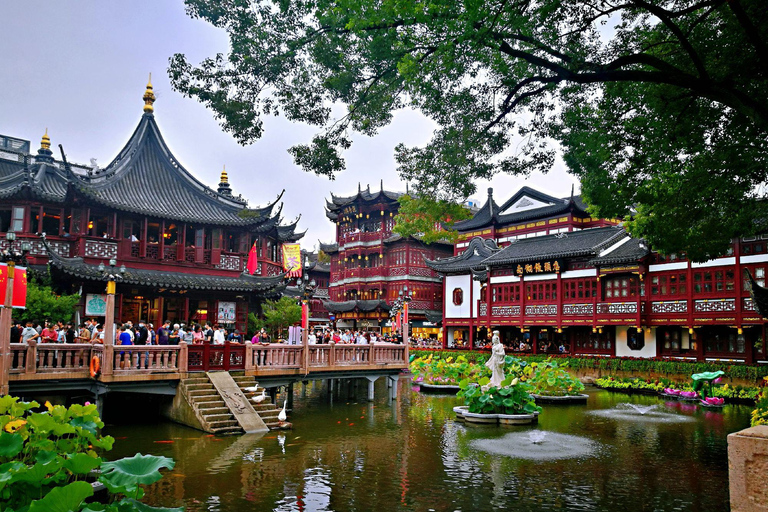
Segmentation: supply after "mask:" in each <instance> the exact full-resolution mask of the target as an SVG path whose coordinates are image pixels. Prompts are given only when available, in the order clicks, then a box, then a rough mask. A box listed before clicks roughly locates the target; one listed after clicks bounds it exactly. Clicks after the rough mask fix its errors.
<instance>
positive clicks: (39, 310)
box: [14, 279, 80, 323]
mask: <svg viewBox="0 0 768 512" xmlns="http://www.w3.org/2000/svg"><path fill="white" fill-rule="evenodd" d="M79 300H80V295H78V294H72V295H59V294H56V293H55V292H54V291H53V288H52V287H51V286H50V284H47V283H46V282H45V281H44V280H43V281H42V282H38V281H37V280H35V279H30V280H29V281H28V282H27V308H26V309H22V310H18V311H14V318H17V319H18V320H19V321H21V322H22V323H24V322H27V321H33V322H42V321H43V320H45V319H51V320H52V321H54V322H56V321H59V320H61V321H63V322H68V321H70V320H72V315H74V311H75V306H76V305H77V303H78V301H79Z"/></svg>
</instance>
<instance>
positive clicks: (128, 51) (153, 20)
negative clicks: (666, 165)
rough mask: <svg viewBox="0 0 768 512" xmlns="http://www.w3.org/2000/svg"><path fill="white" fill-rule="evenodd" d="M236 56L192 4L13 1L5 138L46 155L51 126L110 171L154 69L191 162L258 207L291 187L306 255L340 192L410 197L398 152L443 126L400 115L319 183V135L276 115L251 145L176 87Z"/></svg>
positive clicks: (500, 180) (83, 156)
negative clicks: (309, 167)
mask: <svg viewBox="0 0 768 512" xmlns="http://www.w3.org/2000/svg"><path fill="white" fill-rule="evenodd" d="M226 50H227V38H226V34H225V33H224V32H223V31H220V30H218V29H215V28H213V27H212V26H210V25H208V24H207V23H205V22H202V21H200V20H193V19H191V18H189V17H188V16H187V15H186V14H185V13H184V5H183V3H182V2H181V1H180V0H124V1H121V2H116V1H108V2H105V1H97V0H68V1H51V0H49V1H41V0H3V1H2V2H1V3H0V70H2V71H0V134H3V135H10V136H13V137H19V138H23V139H28V140H31V141H32V148H33V152H34V151H36V150H37V148H38V147H39V144H40V138H41V136H42V135H43V132H44V131H45V129H46V127H47V128H48V133H49V135H50V137H51V142H52V143H53V145H54V147H58V144H63V145H64V149H65V151H66V152H67V156H68V158H69V159H70V160H72V161H74V162H79V163H88V162H89V159H90V158H96V159H97V160H98V163H99V165H101V166H106V165H107V164H108V163H109V162H110V161H111V160H112V158H114V156H115V155H116V154H117V152H118V151H119V150H120V149H121V148H122V146H123V144H125V142H126V141H127V140H128V137H129V136H130V135H131V133H132V132H133V130H134V128H135V127H136V125H137V124H138V122H139V119H140V117H141V114H142V106H143V101H142V100H141V96H142V95H143V94H144V88H145V85H146V83H147V76H148V74H149V73H150V72H151V73H152V83H153V85H154V88H155V94H156V95H157V97H158V98H157V101H156V103H155V118H156V120H157V122H158V125H159V126H160V130H161V131H162V133H163V136H164V137H165V140H166V142H167V143H168V146H169V147H170V148H171V151H173V153H174V154H175V155H176V158H178V160H179V161H180V162H181V163H182V165H184V166H185V167H186V168H187V170H189V171H190V172H192V173H193V174H194V175H195V176H196V177H198V178H199V179H201V180H202V181H203V182H205V183H207V184H208V185H210V186H211V187H214V188H215V187H216V186H217V184H218V182H219V176H220V173H221V170H222V166H223V165H226V167H227V173H228V174H229V181H230V183H231V184H232V188H233V190H234V192H235V193H236V194H239V193H241V194H243V196H244V197H246V198H247V199H248V200H249V202H250V204H251V205H259V204H265V203H267V202H269V201H272V200H273V199H274V197H275V196H276V195H277V194H279V193H280V191H281V190H282V189H286V193H285V196H284V198H283V202H284V203H285V207H284V208H283V215H284V217H285V222H288V221H291V220H293V219H294V218H295V217H296V216H297V215H299V214H302V218H301V222H300V224H299V226H300V229H301V230H304V229H308V232H307V235H306V236H305V237H304V239H303V240H302V247H304V248H308V249H311V248H313V247H314V246H315V245H316V244H317V240H318V238H319V239H322V240H323V241H330V240H332V238H333V236H334V229H333V224H331V222H330V221H328V220H327V219H326V217H325V215H324V211H323V206H324V204H325V203H324V198H326V197H330V193H331V192H333V193H334V194H336V195H350V194H353V193H355V192H356V191H357V184H358V182H360V183H362V186H363V187H365V186H366V185H367V184H369V183H370V185H371V188H378V187H379V182H380V180H381V179H383V180H384V186H385V188H387V189H389V190H396V191H404V190H405V184H404V183H402V182H401V181H400V180H399V178H398V176H397V174H396V172H395V161H394V157H393V148H394V147H395V145H396V144H397V143H399V142H405V143H406V144H409V145H418V144H424V143H426V142H427V141H428V140H429V138H430V136H431V133H432V130H433V129H434V124H432V123H431V121H429V120H428V119H426V118H424V117H423V116H421V115H419V114H418V113H415V112H410V111H403V112H399V113H398V114H397V115H396V116H395V120H394V122H393V123H392V124H391V125H390V126H389V127H387V128H385V129H384V130H382V131H381V133H380V134H379V135H378V136H376V137H375V138H368V137H364V136H359V135H358V136H356V137H355V139H354V140H355V143H354V145H353V147H352V149H351V150H349V151H348V152H347V153H346V160H347V170H346V171H345V172H344V173H343V174H341V175H339V177H338V179H336V180H335V181H329V180H328V179H326V178H320V177H317V176H315V175H313V174H307V173H305V172H303V171H302V170H301V169H300V168H298V167H297V166H295V165H294V164H293V161H292V160H291V157H290V155H289V154H288V153H287V151H286V149H287V148H289V147H290V146H292V145H294V144H297V143H305V142H308V141H309V140H310V139H311V136H312V134H313V133H314V132H315V129H314V128H313V127H310V126H306V125H302V124H295V123H290V122H288V121H285V120H284V119H279V118H270V119H268V120H267V121H266V133H265V136H264V137H263V138H262V139H260V140H259V141H257V142H256V143H254V144H253V145H251V146H247V147H242V146H240V145H238V144H237V143H236V142H235V141H234V139H233V138H232V137H231V136H230V135H229V134H227V133H224V132H223V131H222V130H221V128H220V127H219V125H218V123H217V122H216V120H215V119H214V118H213V115H212V114H211V112H210V111H208V110H206V109H205V108H204V107H203V106H202V105H200V104H199V103H197V102H196V101H195V100H192V99H187V98H183V97H182V96H181V95H180V94H178V93H175V92H174V91H173V90H171V87H170V83H169V80H168V76H167V74H166V69H167V66H168V58H169V57H170V56H171V55H173V54H174V53H175V52H182V53H185V54H186V55H187V56H188V58H189V60H190V61H191V62H194V63H196V62H199V61H200V60H202V59H203V58H205V57H208V56H211V55H213V54H215V53H217V52H226ZM56 156H57V157H58V152H57V155H56ZM572 183H576V187H577V191H578V183H577V182H576V180H575V179H574V178H573V177H572V176H570V175H568V174H567V173H566V172H565V171H564V168H563V165H562V164H558V166H557V167H556V169H554V170H553V171H551V172H550V173H549V174H548V175H546V176H541V175H535V176H532V177H531V178H530V179H529V180H528V181H527V184H528V185H530V186H533V187H535V188H539V189H541V190H543V191H545V192H548V193H552V194H555V195H558V196H566V195H568V194H569V193H570V190H571V184H572ZM489 184H490V186H493V187H494V196H495V197H496V198H497V201H503V200H505V199H506V198H507V197H508V196H510V195H511V194H512V193H514V192H515V191H516V190H517V189H518V188H519V187H520V186H522V185H524V184H526V183H525V182H524V181H523V180H521V179H515V178H512V177H509V176H500V177H497V178H495V179H494V180H493V181H492V182H491V183H488V182H480V183H478V193H477V195H476V198H477V199H479V200H480V201H481V202H482V201H483V200H484V199H485V196H486V189H487V188H488V186H489ZM159 192H160V191H154V190H146V191H137V200H139V199H138V198H139V195H141V196H149V197H148V198H147V199H143V198H142V199H140V200H152V199H151V198H152V197H153V196H154V197H160V195H159ZM164 197H168V196H167V195H164Z"/></svg>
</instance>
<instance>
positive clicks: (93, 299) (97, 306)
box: [85, 293, 107, 316]
mask: <svg viewBox="0 0 768 512" xmlns="http://www.w3.org/2000/svg"><path fill="white" fill-rule="evenodd" d="M106 314H107V296H106V295H104V294H98V293H88V294H86V296H85V316H104V315H106Z"/></svg>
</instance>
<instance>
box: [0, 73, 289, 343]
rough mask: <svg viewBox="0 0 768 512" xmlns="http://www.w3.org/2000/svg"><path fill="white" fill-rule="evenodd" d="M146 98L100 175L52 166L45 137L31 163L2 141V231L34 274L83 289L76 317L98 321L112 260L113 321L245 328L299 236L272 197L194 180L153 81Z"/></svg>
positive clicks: (25, 152)
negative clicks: (166, 124)
mask: <svg viewBox="0 0 768 512" xmlns="http://www.w3.org/2000/svg"><path fill="white" fill-rule="evenodd" d="M143 99H144V102H145V105H144V114H143V115H142V117H141V120H140V121H139V124H138V126H137V127H136V130H135V131H134V133H133V135H132V136H131V138H130V139H129V140H128V142H127V143H126V144H125V146H124V147H123V149H122V150H121V151H120V152H119V153H118V155H117V157H115V159H114V160H113V161H112V162H111V163H110V164H109V165H107V166H106V167H105V168H103V169H99V168H97V167H95V166H94V167H85V166H80V165H74V164H67V163H66V162H65V161H63V160H59V159H56V158H54V155H53V152H52V151H51V148H50V145H51V143H50V139H49V137H48V134H47V133H46V135H45V136H44V137H43V140H42V142H41V146H40V149H39V150H38V151H37V154H35V155H31V154H29V144H28V143H27V144H26V146H25V145H24V144H23V142H24V141H20V142H19V141H18V139H11V138H9V137H4V138H0V141H2V142H0V231H1V232H9V231H12V232H15V233H16V242H15V243H16V244H21V243H22V242H23V241H29V242H31V246H32V251H31V253H30V255H29V258H28V259H29V262H30V266H31V267H32V268H33V269H35V268H37V269H41V268H44V265H46V264H48V263H50V268H51V273H52V275H53V277H54V279H55V281H56V282H57V284H59V285H61V286H63V287H69V288H70V289H71V290H73V291H78V290H82V295H83V301H82V302H81V304H80V306H79V314H80V317H81V318H83V317H84V316H89V317H90V316H102V315H103V311H101V310H100V308H101V309H102V310H103V307H104V306H103V295H102V294H103V293H104V283H103V281H102V271H101V270H100V269H99V265H100V264H102V263H103V264H107V265H108V264H109V261H110V260H116V263H117V267H120V266H125V272H124V275H123V279H122V281H120V282H119V283H118V285H117V297H116V309H117V311H116V318H117V319H123V320H129V319H130V320H133V321H137V320H139V319H147V320H148V321H150V322H154V323H155V325H158V324H159V323H162V320H164V319H170V320H171V321H193V322H204V321H206V320H208V321H212V322H221V323H225V324H227V325H229V326H230V327H236V328H238V329H240V330H245V328H246V322H247V314H248V311H249V310H250V309H253V308H257V307H258V303H259V301H260V300H261V299H263V298H264V297H278V296H279V295H280V293H281V291H282V290H283V288H284V286H283V284H282V282H283V277H282V274H283V270H282V266H281V250H280V248H281V244H282V243H283V242H287V241H295V240H298V239H299V238H301V237H302V236H303V233H297V232H296V222H294V223H291V224H288V225H282V224H281V220H280V219H281V217H280V211H281V208H282V207H281V206H278V201H279V199H280V197H278V198H277V200H275V201H273V202H271V203H269V204H267V205H266V206H263V207H251V206H249V205H248V202H247V201H246V200H245V199H244V198H243V197H241V196H239V195H237V196H236V195H234V193H233V192H232V188H231V185H230V183H229V179H228V175H227V173H226V172H222V173H221V182H220V183H219V185H218V187H217V188H216V189H213V188H210V187H208V186H206V185H205V184H203V183H202V182H200V181H199V180H198V179H197V178H195V177H194V176H193V175H192V174H191V173H190V172H189V171H187V170H186V169H185V168H184V167H183V166H182V165H181V164H180V163H179V162H178V160H177V159H176V158H175V157H174V155H173V154H172V153H171V151H170V149H169V148H168V146H166V144H165V142H164V140H163V137H162V135H161V133H160V129H159V127H158V124H157V122H156V120H155V115H154V106H153V104H154V101H155V97H154V94H153V91H152V85H151V84H148V85H147V90H146V93H145V94H144V97H143ZM281 195H282V194H281ZM41 233H45V234H46V239H47V246H45V245H44V244H43V241H42V239H41V236H40V234H41ZM0 236H2V235H0ZM7 243H8V242H7V241H5V239H3V240H2V242H0V247H3V248H5V247H6V246H7ZM254 243H256V246H257V249H258V256H259V267H258V271H257V273H256V275H253V276H251V275H248V274H247V272H244V271H245V265H246V261H247V255H248V252H249V250H250V248H251V247H252V245H253V244H254ZM48 248H49V249H50V252H48Z"/></svg>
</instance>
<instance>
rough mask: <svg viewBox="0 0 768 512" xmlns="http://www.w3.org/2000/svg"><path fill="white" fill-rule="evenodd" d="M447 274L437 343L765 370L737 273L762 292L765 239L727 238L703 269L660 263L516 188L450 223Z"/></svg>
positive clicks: (578, 205) (554, 202)
mask: <svg viewBox="0 0 768 512" xmlns="http://www.w3.org/2000/svg"><path fill="white" fill-rule="evenodd" d="M456 228H457V229H458V230H459V232H460V233H461V239H460V241H459V242H458V243H457V245H456V254H455V255H454V256H452V257H448V258H442V259H431V260H430V261H428V262H427V264H428V266H429V268H431V269H433V270H435V271H437V272H439V273H440V274H441V275H443V276H444V292H443V297H444V301H443V308H444V309H443V317H444V318H443V322H444V329H445V336H444V346H445V347H451V348H476V347H479V346H485V345H486V344H487V343H488V342H489V340H490V336H489V333H490V331H492V330H495V329H498V330H499V331H500V333H501V337H502V341H503V342H504V343H506V344H507V345H509V346H510V347H511V348H512V349H513V350H514V349H519V348H520V346H521V344H522V347H523V350H524V351H530V352H533V353H542V352H552V353H569V354H579V355H596V356H631V357H670V358H680V359H697V360H709V359H712V360H714V359H726V360H733V361H743V362H747V363H752V362H768V355H767V354H766V347H765V342H764V340H765V334H766V330H765V321H764V320H763V319H762V318H761V317H760V315H759V314H758V313H757V312H756V311H755V307H754V304H753V301H752V299H751V298H750V295H749V288H748V283H747V277H746V274H745V270H747V269H749V270H750V271H751V273H752V275H753V276H755V278H756V280H757V282H758V283H759V284H760V285H763V286H764V285H765V276H766V269H767V268H768V235H763V236H752V237H745V238H742V239H740V240H735V241H734V243H733V246H732V248H731V250H730V251H729V252H728V254H725V255H722V257H719V258H714V259H712V260H710V261H707V262H704V263H692V262H690V261H689V260H687V259H686V257H685V255H681V254H670V255H666V256H665V255H661V254H658V253H656V252H653V251H651V250H650V249H649V248H648V247H647V245H646V244H645V243H644V241H643V240H638V239H635V238H633V237H631V236H630V235H629V234H628V233H627V232H626V231H625V230H624V228H623V227H622V226H621V225H620V223H619V222H618V221H617V220H610V219H595V218H593V217H591V216H590V215H589V213H588V212H587V207H586V205H585V204H584V203H583V202H582V200H581V198H580V197H579V196H573V195H571V197H565V198H556V197H552V196H549V195H547V194H544V193H542V192H539V191H536V190H533V189H531V188H528V187H523V188H522V189H521V190H520V191H518V192H517V193H516V194H514V195H513V196H512V197H511V198H510V199H508V200H507V201H506V202H504V203H503V204H502V206H498V205H497V204H496V202H495V201H494V199H493V194H492V190H489V193H488V200H487V202H486V203H485V204H484V205H483V206H482V207H481V208H480V210H479V211H478V212H477V213H476V214H475V215H474V217H473V218H472V219H468V220H466V221H462V222H459V223H457V224H456Z"/></svg>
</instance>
